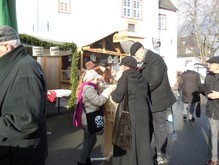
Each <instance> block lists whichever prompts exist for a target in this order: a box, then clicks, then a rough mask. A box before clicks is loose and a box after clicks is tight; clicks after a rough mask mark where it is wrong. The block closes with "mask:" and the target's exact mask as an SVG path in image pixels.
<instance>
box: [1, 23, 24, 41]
mask: <svg viewBox="0 0 219 165" xmlns="http://www.w3.org/2000/svg"><path fill="white" fill-rule="evenodd" d="M16 39H20V38H19V35H18V33H17V31H16V30H15V29H13V28H12V27H10V26H7V25H3V26H0V42H5V41H10V40H16Z"/></svg>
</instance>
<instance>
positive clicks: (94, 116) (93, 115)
mask: <svg viewBox="0 0 219 165" xmlns="http://www.w3.org/2000/svg"><path fill="white" fill-rule="evenodd" d="M82 105H83V109H84V112H85V114H86V118H87V126H88V130H89V132H91V133H96V132H99V131H101V130H102V129H103V128H104V118H103V113H102V111H101V109H99V110H97V111H94V112H89V113H87V112H86V110H85V107H84V104H83V103H82Z"/></svg>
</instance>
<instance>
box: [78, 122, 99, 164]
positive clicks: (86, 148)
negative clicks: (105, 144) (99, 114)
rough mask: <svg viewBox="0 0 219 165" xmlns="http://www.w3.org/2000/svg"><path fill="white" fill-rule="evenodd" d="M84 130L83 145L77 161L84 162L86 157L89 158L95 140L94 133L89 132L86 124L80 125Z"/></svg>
mask: <svg viewBox="0 0 219 165" xmlns="http://www.w3.org/2000/svg"><path fill="white" fill-rule="evenodd" d="M82 128H83V131H84V139H83V146H82V150H81V153H80V158H79V162H80V163H85V162H86V159H87V158H90V155H91V152H92V150H93V148H94V146H95V144H96V142H97V137H96V133H90V132H89V131H88V127H87V125H83V126H82Z"/></svg>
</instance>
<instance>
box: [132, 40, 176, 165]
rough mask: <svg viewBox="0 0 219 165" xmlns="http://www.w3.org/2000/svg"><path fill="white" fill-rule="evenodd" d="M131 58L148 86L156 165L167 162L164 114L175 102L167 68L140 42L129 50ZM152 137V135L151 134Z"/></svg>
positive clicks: (161, 59) (159, 57)
mask: <svg viewBox="0 0 219 165" xmlns="http://www.w3.org/2000/svg"><path fill="white" fill-rule="evenodd" d="M130 54H131V56H133V57H135V59H136V60H137V61H138V63H139V70H140V72H142V74H143V75H144V77H145V78H146V80H147V81H148V84H149V92H150V99H151V104H152V106H151V112H152V119H151V121H152V123H153V128H151V129H152V131H151V133H153V132H154V138H155V147H156V154H157V163H158V164H164V163H166V162H167V157H166V147H167V125H166V112H167V109H168V108H170V107H172V105H173V104H174V103H175V102H176V98H175V95H174V93H173V91H172V89H171V87H170V83H169V79H168V75H167V66H166V64H165V62H164V60H163V58H162V57H161V56H160V55H158V54H156V53H155V52H152V51H151V50H149V49H146V48H144V46H143V45H142V44H141V43H140V42H134V43H133V44H132V46H131V48H130ZM151 137H152V134H151Z"/></svg>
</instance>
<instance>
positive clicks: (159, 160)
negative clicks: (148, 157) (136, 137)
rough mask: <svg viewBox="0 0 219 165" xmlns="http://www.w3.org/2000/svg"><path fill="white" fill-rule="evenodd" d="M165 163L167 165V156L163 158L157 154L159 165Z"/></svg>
mask: <svg viewBox="0 0 219 165" xmlns="http://www.w3.org/2000/svg"><path fill="white" fill-rule="evenodd" d="M165 163H167V158H166V156H163V155H161V154H157V165H160V164H165Z"/></svg>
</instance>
